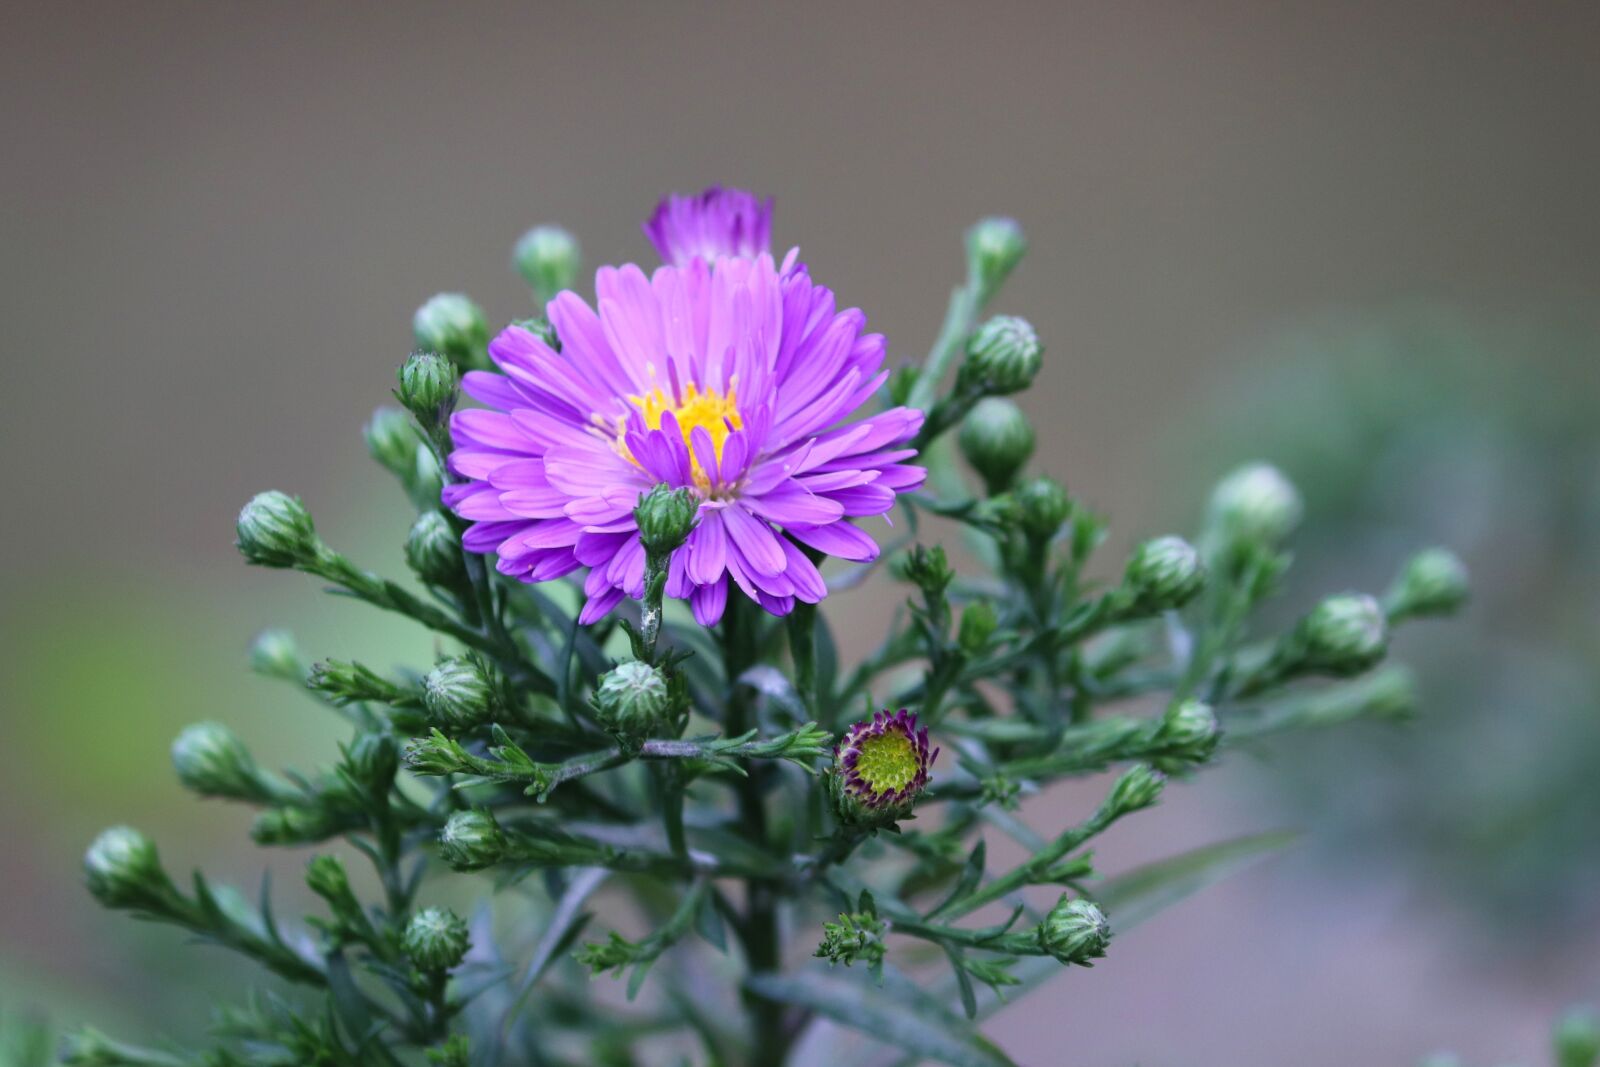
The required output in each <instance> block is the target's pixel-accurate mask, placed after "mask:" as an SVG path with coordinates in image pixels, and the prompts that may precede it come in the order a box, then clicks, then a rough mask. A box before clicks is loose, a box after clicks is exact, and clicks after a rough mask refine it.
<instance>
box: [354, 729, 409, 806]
mask: <svg viewBox="0 0 1600 1067" xmlns="http://www.w3.org/2000/svg"><path fill="white" fill-rule="evenodd" d="M344 762H345V767H346V769H347V770H348V771H349V773H350V777H352V778H354V779H355V780H356V782H358V783H359V784H360V785H362V786H363V787H365V788H366V789H367V790H368V791H369V792H370V793H372V794H374V795H381V794H383V793H387V792H388V791H389V787H390V786H391V785H393V784H394V776H395V772H396V771H398V770H399V769H400V745H399V744H398V743H397V742H396V741H395V739H394V738H393V737H391V736H389V735H388V734H380V733H363V734H361V735H360V736H359V737H357V738H356V739H355V741H354V742H353V743H352V744H351V745H350V747H349V748H348V749H346V750H345V759H344Z"/></svg>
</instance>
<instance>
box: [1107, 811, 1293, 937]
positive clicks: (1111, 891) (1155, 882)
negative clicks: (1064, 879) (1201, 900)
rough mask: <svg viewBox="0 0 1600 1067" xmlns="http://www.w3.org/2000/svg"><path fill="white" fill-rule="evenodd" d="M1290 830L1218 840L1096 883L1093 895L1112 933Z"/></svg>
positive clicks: (1246, 861)
mask: <svg viewBox="0 0 1600 1067" xmlns="http://www.w3.org/2000/svg"><path fill="white" fill-rule="evenodd" d="M1297 836H1298V835H1297V834H1296V833H1295V832H1294V831H1293V830H1272V831H1268V832H1267V833H1264V834H1253V835H1251V836H1249V837H1236V838H1233V839H1232V840H1229V841H1219V842H1217V843H1216V844H1213V845H1205V846H1203V847H1201V848H1197V849H1193V850H1191V851H1189V852H1183V853H1179V854H1178V855H1176V856H1172V857H1169V858H1168V859H1164V860H1158V861H1157V862H1155V863H1150V864H1146V865H1145V866H1143V867H1136V868H1134V869H1133V870H1131V871H1128V872H1127V873H1125V874H1120V875H1118V876H1117V877H1115V878H1112V879H1110V880H1109V881H1107V882H1106V883H1105V884H1104V885H1102V886H1100V888H1099V892H1097V893H1095V894H1094V896H1095V899H1096V901H1098V902H1099V904H1100V906H1101V907H1102V908H1104V909H1105V912H1106V915H1107V916H1109V917H1110V919H1111V928H1112V930H1114V931H1115V932H1116V933H1118V934H1122V933H1124V932H1126V931H1127V930H1129V929H1132V928H1133V927H1135V926H1137V925H1138V924H1140V923H1142V922H1144V921H1145V920H1146V919H1148V918H1150V917H1151V916H1152V915H1155V914H1156V913H1157V912H1159V911H1161V910H1163V909H1165V908H1169V907H1171V906H1172V905H1174V904H1176V903H1178V902H1179V901H1181V900H1183V899H1184V898H1185V897H1187V896H1189V895H1191V894H1193V893H1196V892H1199V891H1200V890H1202V889H1204V888H1206V887H1207V886H1209V885H1212V884H1214V883H1216V882H1220V881H1221V880H1222V879H1224V878H1226V877H1228V876H1229V875H1231V874H1233V873H1235V872H1236V871H1239V870H1242V869H1243V868H1245V867H1247V866H1249V865H1250V864H1252V863H1254V862H1255V861H1257V860H1259V859H1261V858H1263V857H1264V856H1266V855H1267V854H1268V853H1271V852H1275V851H1277V850H1278V849H1280V848H1283V847H1284V846H1285V845H1288V844H1289V843H1291V842H1292V841H1294V840H1295V839H1296V837H1297Z"/></svg>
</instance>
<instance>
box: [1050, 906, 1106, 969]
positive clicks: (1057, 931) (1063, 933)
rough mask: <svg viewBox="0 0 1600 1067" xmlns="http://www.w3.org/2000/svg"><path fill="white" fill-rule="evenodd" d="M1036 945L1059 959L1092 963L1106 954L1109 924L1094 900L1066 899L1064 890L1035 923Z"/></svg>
mask: <svg viewBox="0 0 1600 1067" xmlns="http://www.w3.org/2000/svg"><path fill="white" fill-rule="evenodd" d="M1038 937H1039V947H1040V948H1041V949H1042V950H1043V951H1044V952H1045V953H1046V954H1048V955H1051V956H1054V957H1055V958H1056V959H1058V960H1060V961H1061V962H1062V963H1068V964H1073V963H1075V964H1078V965H1079V966H1083V967H1089V966H1092V964H1091V963H1090V961H1091V960H1097V959H1099V958H1100V957H1102V956H1104V955H1105V954H1106V945H1107V944H1109V943H1110V941H1111V924H1110V923H1109V922H1107V921H1106V917H1105V914H1104V913H1103V912H1102V911H1101V910H1100V909H1099V908H1097V907H1095V906H1094V904H1092V903H1090V902H1089V901H1087V900H1083V899H1082V898H1078V899H1069V898H1068V897H1067V895H1066V894H1065V893H1063V894H1062V895H1061V899H1059V900H1057V901H1056V905H1055V907H1053V908H1051V909H1050V914H1049V915H1047V916H1045V919H1044V921H1043V922H1041V923H1040V924H1039V926H1038Z"/></svg>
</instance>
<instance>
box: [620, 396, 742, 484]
mask: <svg viewBox="0 0 1600 1067" xmlns="http://www.w3.org/2000/svg"><path fill="white" fill-rule="evenodd" d="M628 399H629V400H630V401H631V402H632V403H633V405H634V406H635V407H637V408H638V409H639V413H640V414H641V415H643V416H644V422H645V425H646V426H648V427H649V428H650V429H652V430H659V429H661V416H662V415H664V414H666V413H667V412H669V411H670V412H672V417H673V418H675V419H676V420H677V421H678V429H679V430H680V431H681V432H682V433H683V443H684V444H685V445H688V446H689V467H690V470H691V472H692V473H693V475H694V484H695V485H696V486H698V487H699V488H700V491H701V492H709V491H710V489H711V477H710V475H709V474H707V472H706V470H705V468H704V467H702V466H701V465H700V460H699V458H698V457H697V456H696V455H695V454H694V444H693V443H692V441H691V440H690V435H691V434H693V433H694V431H695V427H697V426H701V427H704V428H705V431H706V433H707V434H708V435H710V437H711V448H712V451H714V452H715V453H716V456H717V461H718V462H719V463H720V462H721V461H722V446H723V444H724V443H726V441H727V440H728V435H729V434H730V433H732V432H733V431H734V430H739V429H743V428H744V420H742V419H741V418H739V409H738V407H737V406H736V404H735V400H736V398H735V396H734V390H733V388H731V387H730V388H729V389H728V393H727V395H726V396H724V395H722V394H721V393H719V392H717V391H716V390H715V389H707V390H705V391H704V392H702V391H701V390H700V387H699V386H697V385H695V384H693V383H692V382H691V383H690V384H689V385H686V386H684V387H683V401H682V403H675V402H674V401H673V398H672V394H670V393H668V392H666V391H665V390H664V389H662V388H661V387H660V386H659V385H658V386H656V387H655V388H654V389H652V390H650V391H649V392H648V393H646V394H644V395H643V396H630V397H629V398H628ZM617 450H618V451H619V452H621V453H622V455H623V457H624V458H626V459H628V460H629V461H634V459H633V454H632V453H630V452H629V451H628V446H627V445H626V444H624V443H623V440H622V425H621V424H619V426H618V428H617Z"/></svg>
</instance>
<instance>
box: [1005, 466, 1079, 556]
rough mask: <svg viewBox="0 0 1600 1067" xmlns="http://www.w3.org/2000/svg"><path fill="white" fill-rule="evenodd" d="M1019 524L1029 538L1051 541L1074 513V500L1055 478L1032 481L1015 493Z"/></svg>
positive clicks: (1014, 501)
mask: <svg viewBox="0 0 1600 1067" xmlns="http://www.w3.org/2000/svg"><path fill="white" fill-rule="evenodd" d="M1011 499H1012V502H1013V504H1014V506H1015V508H1016V514H1017V521H1018V523H1019V524H1020V525H1021V526H1022V530H1023V532H1024V533H1026V534H1027V535H1028V536H1029V537H1031V538H1033V539H1034V540H1037V541H1047V540H1049V539H1050V538H1052V537H1054V536H1055V535H1056V531H1057V530H1060V529H1061V524H1062V523H1064V522H1066V521H1067V517H1068V516H1069V515H1071V514H1072V498H1071V497H1069V496H1068V495H1067V490H1066V487H1065V486H1063V485H1062V484H1061V483H1060V482H1058V481H1056V480H1055V479H1054V478H1043V477H1040V478H1030V479H1028V480H1027V481H1025V482H1023V483H1022V484H1021V485H1019V486H1017V487H1016V488H1015V489H1013V490H1012V491H1011Z"/></svg>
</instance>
